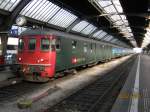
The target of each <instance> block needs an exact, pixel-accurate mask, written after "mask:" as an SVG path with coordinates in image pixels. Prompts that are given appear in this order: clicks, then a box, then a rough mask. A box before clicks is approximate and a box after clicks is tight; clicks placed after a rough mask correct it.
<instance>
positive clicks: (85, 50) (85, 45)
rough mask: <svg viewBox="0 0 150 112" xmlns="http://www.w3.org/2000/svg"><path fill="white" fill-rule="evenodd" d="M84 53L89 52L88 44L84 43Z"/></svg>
mask: <svg viewBox="0 0 150 112" xmlns="http://www.w3.org/2000/svg"><path fill="white" fill-rule="evenodd" d="M83 50H84V52H85V53H86V52H87V43H84V48H83Z"/></svg>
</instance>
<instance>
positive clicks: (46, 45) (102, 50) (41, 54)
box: [18, 29, 128, 79]
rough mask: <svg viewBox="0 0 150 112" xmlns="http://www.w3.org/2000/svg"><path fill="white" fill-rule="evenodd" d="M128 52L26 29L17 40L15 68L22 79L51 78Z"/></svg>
mask: <svg viewBox="0 0 150 112" xmlns="http://www.w3.org/2000/svg"><path fill="white" fill-rule="evenodd" d="M123 51H124V52H123ZM127 51H128V49H127V48H122V47H120V46H117V45H113V44H110V43H104V42H100V41H98V40H94V39H92V38H86V37H82V36H78V35H75V34H70V33H66V32H62V31H56V30H52V29H51V30H46V29H44V30H43V29H28V30H26V31H25V32H23V33H22V34H21V35H20V37H19V51H18V64H19V65H20V70H21V71H22V74H24V76H25V77H28V76H31V77H36V76H38V78H33V79H40V78H39V77H42V78H45V77H46V78H50V77H54V76H55V73H56V72H61V71H65V70H69V69H74V68H76V67H80V66H88V65H91V64H95V63H98V62H104V61H108V60H111V59H112V58H116V57H120V56H124V55H125V53H126V55H127V54H128V53H127ZM27 74H31V75H27ZM30 79H31V78H30Z"/></svg>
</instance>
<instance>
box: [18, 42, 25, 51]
mask: <svg viewBox="0 0 150 112" xmlns="http://www.w3.org/2000/svg"><path fill="white" fill-rule="evenodd" d="M23 49H24V41H23V39H19V44H18V50H19V51H22V50H23Z"/></svg>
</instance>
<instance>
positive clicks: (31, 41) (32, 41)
mask: <svg viewBox="0 0 150 112" xmlns="http://www.w3.org/2000/svg"><path fill="white" fill-rule="evenodd" d="M35 48H36V39H35V38H31V39H29V44H28V49H29V50H35Z"/></svg>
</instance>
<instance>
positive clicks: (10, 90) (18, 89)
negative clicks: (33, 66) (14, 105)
mask: <svg viewBox="0 0 150 112" xmlns="http://www.w3.org/2000/svg"><path fill="white" fill-rule="evenodd" d="M41 86H42V84H38V83H29V82H21V83H18V84H15V85H10V86H7V87H2V88H0V105H2V104H3V103H10V102H13V101H16V100H18V98H22V97H25V95H27V94H28V93H30V92H33V91H34V90H36V89H38V88H40V87H41Z"/></svg>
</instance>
